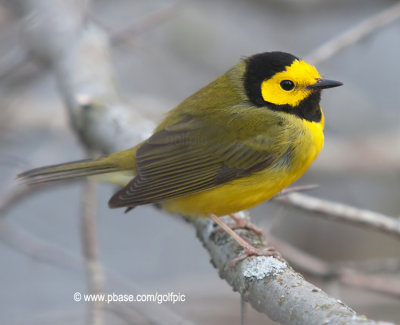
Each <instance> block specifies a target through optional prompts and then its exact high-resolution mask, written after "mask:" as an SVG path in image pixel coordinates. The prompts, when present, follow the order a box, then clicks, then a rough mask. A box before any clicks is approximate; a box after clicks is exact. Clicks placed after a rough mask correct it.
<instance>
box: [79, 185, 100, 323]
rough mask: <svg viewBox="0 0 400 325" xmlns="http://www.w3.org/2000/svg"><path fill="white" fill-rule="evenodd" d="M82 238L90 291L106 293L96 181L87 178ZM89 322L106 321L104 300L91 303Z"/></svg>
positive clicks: (84, 191)
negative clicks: (100, 258) (100, 252)
mask: <svg viewBox="0 0 400 325" xmlns="http://www.w3.org/2000/svg"><path fill="white" fill-rule="evenodd" d="M84 185H85V186H84V189H83V196H82V197H83V200H82V215H81V239H82V248H83V255H84V257H85V262H86V273H87V277H88V281H89V293H91V294H96V295H101V294H103V293H104V274H103V270H102V266H101V263H100V260H99V254H98V244H97V226H96V187H97V185H96V183H95V182H94V181H93V180H91V179H87V180H86V181H85V183H84ZM88 307H89V324H93V325H102V324H103V323H104V317H103V309H104V301H101V300H100V299H99V300H96V301H94V302H93V303H92V304H89V306H88Z"/></svg>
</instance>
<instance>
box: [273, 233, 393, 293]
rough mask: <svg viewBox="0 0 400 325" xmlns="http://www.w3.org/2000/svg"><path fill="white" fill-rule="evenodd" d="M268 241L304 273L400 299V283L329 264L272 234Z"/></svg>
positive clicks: (344, 266) (343, 266)
mask: <svg viewBox="0 0 400 325" xmlns="http://www.w3.org/2000/svg"><path fill="white" fill-rule="evenodd" d="M267 239H268V242H269V243H270V244H271V245H273V246H274V247H275V248H276V249H278V250H279V251H280V252H281V254H282V255H283V257H284V258H285V259H287V260H288V261H289V262H290V263H291V264H292V265H293V266H294V267H295V268H298V269H300V270H301V271H303V272H306V273H308V274H311V275H313V276H317V277H321V278H323V279H330V280H337V281H338V282H339V283H342V284H344V285H350V286H353V287H357V288H360V289H363V290H368V291H372V292H377V293H380V294H384V295H387V296H391V297H395V298H400V282H399V281H394V280H391V279H388V278H387V277H383V276H376V275H368V274H365V273H363V272H361V271H358V270H355V269H351V268H349V267H348V266H346V265H338V264H336V263H328V262H326V261H323V260H321V259H319V258H316V257H315V256H312V255H310V254H308V253H306V252H304V251H302V250H300V249H298V248H296V247H294V246H292V245H290V244H289V243H287V242H284V241H282V240H279V239H277V238H275V237H274V236H272V235H270V234H268V235H267Z"/></svg>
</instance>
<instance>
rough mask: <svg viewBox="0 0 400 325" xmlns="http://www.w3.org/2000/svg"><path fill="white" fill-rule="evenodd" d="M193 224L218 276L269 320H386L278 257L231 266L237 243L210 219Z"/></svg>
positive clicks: (252, 238) (250, 236)
mask: <svg viewBox="0 0 400 325" xmlns="http://www.w3.org/2000/svg"><path fill="white" fill-rule="evenodd" d="M227 221H229V219H227ZM193 224H194V225H195V228H196V230H197V236H198V238H199V239H200V240H201V241H202V243H203V245H204V247H205V248H206V249H207V250H208V251H209V253H210V255H211V261H212V263H213V264H214V266H215V267H216V268H217V269H218V270H219V274H220V276H221V278H223V279H225V280H226V281H227V282H228V283H229V284H230V285H231V286H232V288H233V290H235V291H238V292H239V293H240V294H241V295H242V296H243V298H244V299H245V300H246V301H249V302H250V304H251V305H252V306H253V307H254V308H255V309H256V310H258V311H259V312H262V313H265V314H267V315H268V316H269V317H270V318H271V319H272V320H275V321H278V322H279V323H281V324H385V323H383V322H375V321H372V320H368V319H367V318H365V316H359V315H357V314H356V312H355V311H354V310H352V309H351V308H350V307H348V306H346V305H345V304H344V303H343V302H341V301H340V300H338V299H335V298H332V297H329V296H328V295H327V294H326V293H325V292H323V291H322V290H321V289H319V288H317V287H316V286H314V285H312V284H311V283H309V282H307V281H305V280H304V278H303V277H302V276H301V275H300V274H299V273H296V272H295V271H294V270H293V269H292V268H291V267H290V266H289V265H288V264H287V263H286V262H284V261H281V260H279V259H276V258H272V257H264V256H258V257H255V258H254V257H252V258H247V259H245V260H244V261H243V262H241V263H238V264H237V265H236V266H235V267H231V266H230V262H231V260H232V259H234V258H236V257H237V256H238V255H240V251H241V249H240V246H238V244H237V243H236V242H235V241H234V240H233V239H232V238H231V237H229V236H228V235H227V234H226V233H221V232H219V231H218V229H215V227H214V225H213V222H212V221H211V220H209V219H196V220H194V221H193ZM240 235H241V236H242V237H243V238H245V239H246V240H247V241H248V242H251V243H252V244H253V245H254V244H255V245H256V246H257V247H259V246H265V244H264V243H263V242H262V240H261V238H260V237H258V236H257V235H256V234H255V233H253V232H251V231H248V230H241V231H240Z"/></svg>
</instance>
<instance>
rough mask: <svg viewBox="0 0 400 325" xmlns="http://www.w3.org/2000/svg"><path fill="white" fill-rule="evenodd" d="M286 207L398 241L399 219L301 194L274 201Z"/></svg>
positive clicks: (399, 234) (284, 196) (281, 197)
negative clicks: (361, 228)
mask: <svg viewBox="0 0 400 325" xmlns="http://www.w3.org/2000/svg"><path fill="white" fill-rule="evenodd" d="M275 200H276V201H278V202H282V203H284V204H287V205H291V206H295V207H298V208H301V209H303V210H307V211H312V212H318V213H315V214H310V215H314V216H319V217H320V216H322V217H323V218H326V217H329V218H331V219H334V220H336V221H340V222H346V223H351V224H354V225H359V226H364V227H367V228H370V229H373V230H378V231H381V232H383V233H386V234H389V235H392V236H394V237H395V238H397V239H400V218H399V217H389V216H387V215H384V214H381V213H378V212H373V211H370V210H365V209H358V208H355V207H352V206H350V205H346V204H342V203H338V202H333V201H329V200H323V199H319V198H316V197H312V196H310V195H306V194H302V193H288V194H287V195H282V196H279V197H277V198H276V199H275Z"/></svg>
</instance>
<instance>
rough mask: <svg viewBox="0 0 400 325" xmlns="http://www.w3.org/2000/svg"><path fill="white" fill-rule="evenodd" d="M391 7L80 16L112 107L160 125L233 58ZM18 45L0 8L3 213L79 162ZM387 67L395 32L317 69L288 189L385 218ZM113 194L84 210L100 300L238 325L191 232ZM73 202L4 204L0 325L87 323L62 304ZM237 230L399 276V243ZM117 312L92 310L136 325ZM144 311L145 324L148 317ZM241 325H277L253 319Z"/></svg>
mask: <svg viewBox="0 0 400 325" xmlns="http://www.w3.org/2000/svg"><path fill="white" fill-rule="evenodd" d="M396 2H397V1H389V0H388V1H384V0H380V1H376V0H337V1H328V0H304V1H298V0H280V1H278V0H276V1H260V0H247V1H244V0H243V1H239V0H236V1H233V0H218V1H213V0H204V1H194V0H193V1H179V2H176V1H169V0H153V1H146V0H136V1H128V0H114V1H106V0H96V1H91V2H90V3H89V4H88V9H87V10H88V13H89V14H88V19H90V20H93V21H94V22H95V23H96V24H98V25H99V26H101V27H102V28H103V29H104V30H105V31H106V33H107V34H108V35H109V36H110V40H111V53H112V64H113V65H114V67H115V70H116V82H118V85H119V89H120V91H121V93H122V95H123V96H124V97H126V98H127V99H128V100H130V101H131V102H132V106H133V107H136V108H137V109H138V110H140V111H141V112H142V113H143V114H144V115H145V116H147V117H149V118H151V119H153V120H155V121H159V120H161V119H162V117H163V116H164V113H165V112H166V111H168V110H169V109H171V108H173V107H174V106H175V105H177V104H178V103H179V102H180V101H182V100H183V99H184V98H186V97H187V96H189V95H191V94H192V93H193V92H195V91H196V90H198V89H199V88H200V87H202V86H204V85H205V84H207V83H208V82H210V81H211V80H213V79H214V78H216V77H217V76H218V75H220V74H222V73H223V72H225V71H226V70H227V69H228V68H230V67H231V66H232V65H234V64H236V63H237V62H238V60H239V59H240V58H242V57H244V56H247V55H251V54H254V53H257V52H263V51H270V50H281V51H287V52H290V53H293V54H295V55H297V56H300V57H307V55H309V54H310V53H312V51H313V50H315V49H316V48H317V47H319V46H320V45H321V44H323V43H325V42H326V41H328V40H330V39H332V38H334V37H336V36H338V35H339V34H341V33H343V32H345V31H346V30H348V29H350V28H352V27H354V26H355V25H356V24H358V23H360V22H361V21H363V20H365V19H368V18H369V17H371V16H373V15H375V14H377V13H379V12H381V11H383V10H385V9H387V8H389V7H390V6H392V5H394V4H395V3H396ZM49 28H51V26H49ZM21 30H22V29H21V16H20V14H19V12H18V11H15V10H14V8H13V5H12V2H11V1H4V0H3V1H1V2H0V193H1V195H2V197H5V196H6V195H7V193H9V191H10V190H11V189H12V188H14V186H15V180H14V178H15V175H16V174H17V173H18V172H21V171H23V170H25V169H29V168H32V167H37V166H42V165H47V164H52V163H59V162H64V161H69V160H74V159H82V158H85V155H86V153H85V150H84V148H83V147H82V145H81V144H80V142H79V140H78V139H77V137H76V135H75V134H74V132H73V131H72V130H71V128H70V125H69V119H68V114H67V111H66V109H65V107H64V103H63V100H62V98H61V96H60V91H59V89H58V88H57V86H58V85H57V83H56V79H55V76H54V73H53V72H52V69H51V67H50V66H49V65H48V64H46V63H43V62H41V61H40V60H38V59H37V58H36V57H35V56H33V55H31V54H29V52H27V49H26V46H25V44H26V41H27V40H26V39H25V38H24V33H23V32H21ZM28 41H29V40H28ZM399 57H400V20H396V21H394V22H392V23H391V24H387V25H386V26H384V27H383V28H381V29H379V30H377V31H376V32H374V33H372V34H371V35H370V36H368V37H367V38H365V39H363V40H362V41H359V42H356V43H355V44H354V45H352V46H350V47H348V48H346V49H344V50H343V51H341V52H339V53H337V54H335V55H334V56H333V57H332V58H330V59H328V60H324V61H321V62H319V63H317V68H318V70H319V72H320V73H321V74H322V75H323V76H326V77H328V78H329V79H335V80H340V81H342V82H343V83H344V86H343V87H340V88H337V89H334V90H333V91H326V92H325V93H324V94H323V98H322V105H323V108H324V112H325V117H326V133H325V134H326V144H325V147H324V149H323V151H322V153H321V154H320V157H319V158H318V159H317V161H316V162H315V163H314V164H313V165H312V167H311V168H310V170H309V171H308V172H307V174H306V175H305V176H304V177H302V179H301V180H300V181H298V182H297V184H319V185H320V187H319V188H318V189H315V190H313V191H312V192H310V193H309V194H312V195H314V196H316V197H320V198H325V199H329V200H333V201H338V202H342V203H346V204H350V205H354V206H356V207H361V208H364V209H370V210H373V211H378V212H380V213H383V214H386V215H389V216H399V214H400V200H399V192H400V157H399V153H400V130H399V125H400V107H399V98H398V97H397V95H398V94H399V86H400V83H399V77H398V76H399V73H400V65H399ZM132 127H133V128H134V127H135V126H134V125H132ZM131 145H134V143H132V144H127V146H126V147H130V146H131ZM114 190H115V188H114V187H113V186H111V185H101V186H100V187H99V193H98V200H97V203H96V208H97V217H98V224H97V227H98V241H99V257H100V260H101V263H102V265H103V268H104V269H105V270H106V271H107V272H108V271H109V272H110V273H112V276H109V274H106V281H105V284H106V287H105V289H106V291H107V292H116V293H121V294H122V293H126V294H136V293H153V292H156V291H157V292H159V293H167V292H170V291H173V292H180V293H183V294H185V295H186V297H187V299H186V302H185V303H176V304H174V305H172V304H165V305H162V307H166V308H168V309H170V310H172V311H173V312H175V313H176V314H178V315H181V316H182V317H184V318H186V319H189V320H191V321H193V322H194V323H196V324H239V321H240V297H239V295H238V294H237V293H234V292H232V290H231V288H230V286H229V285H228V284H226V283H225V281H223V280H221V279H220V278H219V276H218V273H217V272H216V270H215V269H214V268H213V266H212V265H211V264H210V263H209V256H208V253H207V252H206V251H205V250H204V249H203V247H202V246H201V243H200V242H199V241H198V240H197V239H196V238H195V234H194V230H193V227H191V226H190V225H189V224H186V223H185V222H182V220H181V219H180V218H177V217H174V216H170V215H167V214H165V213H163V212H161V211H159V210H157V209H155V208H153V207H147V206H146V207H139V208H136V209H135V210H134V211H132V212H130V213H129V214H124V213H123V212H122V211H121V210H109V209H108V208H107V200H108V198H109V197H110V195H111V194H112V192H113V191H114ZM82 196H83V186H82V183H79V182H78V183H73V184H68V185H65V186H61V187H51V189H49V190H46V191H38V192H36V193H33V194H31V195H29V196H28V197H26V198H24V199H23V200H20V201H18V202H17V203H16V204H15V205H14V206H13V207H12V208H11V209H8V210H7V213H5V214H3V215H2V216H1V219H0V228H2V230H1V237H0V239H1V241H0V259H1V267H0V323H1V324H9V325H14V324H54V323H57V324H83V323H85V320H86V312H87V305H85V303H83V302H81V303H77V302H74V300H73V294H74V292H77V291H79V292H82V293H85V292H87V278H86V273H85V271H84V267H83V266H82V248H81V239H80V220H79V215H80V213H81V209H82V207H81V201H82ZM251 214H252V220H253V221H254V222H255V223H256V224H258V225H259V226H260V227H263V228H264V229H265V230H266V231H267V232H270V233H272V234H273V235H274V236H275V237H277V238H279V239H281V240H284V241H286V242H289V243H291V244H292V245H294V246H296V247H297V248H300V249H302V250H304V251H306V252H308V253H310V254H312V255H314V256H316V257H319V258H321V259H323V260H326V261H330V262H337V263H339V262H352V263H356V264H357V263H361V264H362V263H367V262H368V263H373V262H371V261H375V263H377V264H378V266H379V264H380V263H383V261H387V259H389V260H390V261H392V262H393V261H394V264H395V265H396V260H397V261H399V260H400V243H399V241H398V240H396V239H395V238H394V237H393V238H392V237H390V236H388V235H385V234H381V233H378V232H375V231H372V230H368V229H363V228H360V227H355V226H352V225H347V224H340V223H336V222H334V221H330V220H324V219H323V218H315V215H312V214H311V213H308V212H304V211H301V210H299V209H296V208H293V207H289V206H286V205H282V204H280V203H279V202H276V201H275V202H274V201H271V202H266V203H264V204H262V205H260V206H258V207H257V208H254V209H253V210H252V211H251ZM53 255H57V256H58V259H54V260H53V257H52V256H53ZM52 260H53V261H52ZM60 261H64V263H60ZM72 261H75V262H74V263H75V264H74V263H72ZM390 265H392V264H390ZM397 265H399V263H397ZM377 269H378V270H381V269H384V267H382V268H379V267H377ZM386 271H387V272H384V273H381V274H378V275H381V276H382V277H383V278H384V279H392V280H393V279H394V280H397V281H400V270H399V268H396V267H391V268H390V270H386ZM305 275H306V278H307V279H308V280H309V281H311V282H313V283H315V284H316V285H318V286H320V287H321V288H323V289H324V290H325V291H327V292H328V293H329V294H331V295H333V296H335V297H336V298H339V299H341V300H342V301H344V302H345V303H347V304H349V305H350V306H351V307H352V308H354V309H355V310H356V311H357V312H358V313H360V314H365V315H367V316H368V317H370V318H372V319H376V320H386V321H392V322H398V323H400V312H399V307H400V300H399V297H397V298H395V297H391V296H390V295H387V294H381V293H372V292H370V291H366V290H363V289H361V288H355V287H352V286H349V285H342V284H340V283H339V282H338V281H335V279H331V280H329V281H322V280H321V279H319V278H317V277H313V276H307V274H306V273H305ZM127 283H130V284H131V286H128V285H127ZM129 308H130V311H131V312H132V314H130V316H129V321H127V319H124V317H122V316H121V315H122V314H123V313H122V312H121V313H120V314H118V313H116V312H115V311H113V312H107V310H106V314H105V316H106V320H107V322H106V323H108V324H126V323H135V324H149V323H150V322H149V321H148V320H146V318H145V317H143V315H140V312H136V311H135V308H141V306H138V305H134V306H130V307H129ZM152 308H153V309H154V313H157V312H158V310H159V308H161V307H160V306H159V305H158V304H153V305H152ZM160 312H161V311H160ZM125 316H126V315H125ZM125 318H126V317H125ZM246 323H247V324H275V323H274V322H272V321H269V320H268V319H267V317H266V316H265V315H263V314H259V313H258V312H256V311H254V310H253V309H252V308H251V307H249V308H247V310H246Z"/></svg>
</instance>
